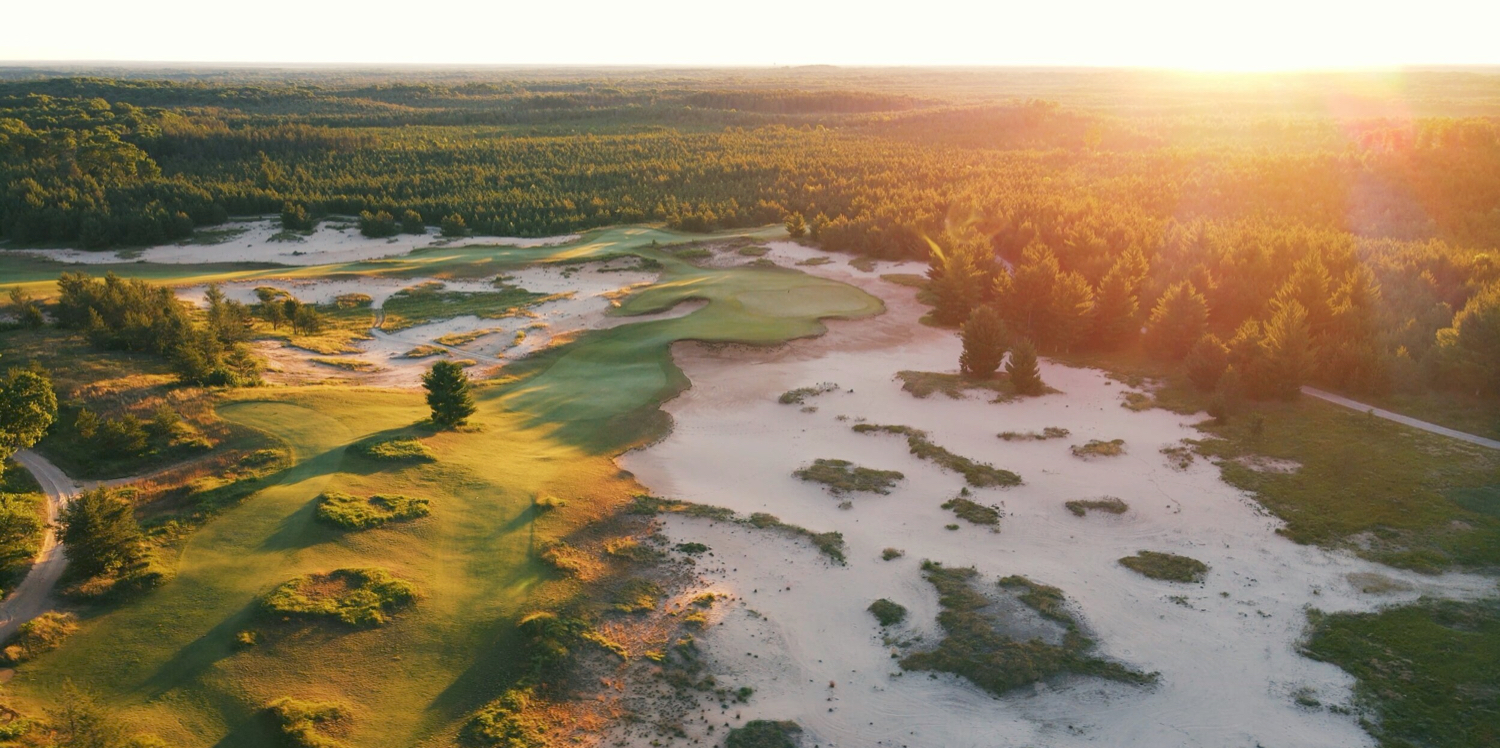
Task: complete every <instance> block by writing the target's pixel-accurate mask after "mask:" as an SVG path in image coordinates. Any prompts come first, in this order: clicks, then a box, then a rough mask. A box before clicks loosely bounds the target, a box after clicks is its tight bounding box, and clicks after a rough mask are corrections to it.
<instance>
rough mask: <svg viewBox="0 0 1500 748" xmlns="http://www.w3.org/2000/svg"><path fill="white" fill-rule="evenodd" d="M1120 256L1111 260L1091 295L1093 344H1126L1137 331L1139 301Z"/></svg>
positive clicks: (1106, 346) (1107, 346)
mask: <svg viewBox="0 0 1500 748" xmlns="http://www.w3.org/2000/svg"><path fill="white" fill-rule="evenodd" d="M1130 273H1131V269H1130V268H1129V267H1128V266H1127V265H1126V264H1125V261H1124V260H1120V261H1119V262H1116V263H1115V266H1114V267H1112V268H1110V270H1109V272H1108V273H1105V275H1104V280H1102V281H1100V283H1099V293H1098V294H1097V295H1096V297H1095V299H1094V345H1095V346H1096V347H1098V348H1100V349H1101V350H1106V351H1108V350H1115V349H1118V348H1122V347H1124V346H1127V345H1129V344H1130V343H1131V342H1132V341H1134V340H1135V338H1136V336H1137V335H1138V334H1140V329H1141V320H1140V301H1139V299H1138V298H1137V296H1136V294H1135V291H1134V288H1133V287H1134V283H1133V282H1132V279H1131V277H1130Z"/></svg>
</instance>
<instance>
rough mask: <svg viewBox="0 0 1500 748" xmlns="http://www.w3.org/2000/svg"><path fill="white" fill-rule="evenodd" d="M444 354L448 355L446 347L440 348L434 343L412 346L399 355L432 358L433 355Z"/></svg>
mask: <svg viewBox="0 0 1500 748" xmlns="http://www.w3.org/2000/svg"><path fill="white" fill-rule="evenodd" d="M446 355H448V351H447V349H444V348H440V347H438V346H435V345H419V346H417V347H416V348H413V349H411V350H409V351H407V352H406V353H403V354H401V357H402V358H432V357H433V356H446Z"/></svg>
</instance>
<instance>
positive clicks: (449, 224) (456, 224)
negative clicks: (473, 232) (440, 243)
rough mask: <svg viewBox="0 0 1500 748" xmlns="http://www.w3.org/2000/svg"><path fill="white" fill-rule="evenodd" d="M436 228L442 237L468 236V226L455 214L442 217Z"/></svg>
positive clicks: (461, 217)
mask: <svg viewBox="0 0 1500 748" xmlns="http://www.w3.org/2000/svg"><path fill="white" fill-rule="evenodd" d="M438 228H439V230H440V231H441V232H442V234H443V236H468V235H469V224H467V223H464V217H463V216H461V215H459V214H457V213H453V214H450V215H447V216H444V217H443V220H442V221H439V222H438Z"/></svg>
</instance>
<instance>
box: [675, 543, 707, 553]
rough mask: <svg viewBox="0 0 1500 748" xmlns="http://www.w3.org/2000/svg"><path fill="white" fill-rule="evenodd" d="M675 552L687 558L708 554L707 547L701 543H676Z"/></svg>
mask: <svg viewBox="0 0 1500 748" xmlns="http://www.w3.org/2000/svg"><path fill="white" fill-rule="evenodd" d="M677 552H678V553H685V554H687V555H689V556H698V555H701V554H704V553H707V552H708V546H706V545H704V544H702V543H678V544H677Z"/></svg>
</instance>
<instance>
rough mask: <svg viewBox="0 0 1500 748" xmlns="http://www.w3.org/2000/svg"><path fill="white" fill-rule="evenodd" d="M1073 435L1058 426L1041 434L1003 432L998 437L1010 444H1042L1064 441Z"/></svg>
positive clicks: (1032, 432) (1040, 432)
mask: <svg viewBox="0 0 1500 748" xmlns="http://www.w3.org/2000/svg"><path fill="white" fill-rule="evenodd" d="M1071 433H1073V432H1071V431H1069V430H1067V429H1065V428H1059V427H1057V426H1048V427H1047V428H1044V429H1042V430H1041V431H1039V432H1038V431H1024V432H1022V431H1002V432H1000V433H998V434H996V436H998V437H1000V438H1001V439H1004V440H1005V441H1008V442H1042V441H1047V440H1049V439H1062V438H1065V437H1067V436H1068V435H1069V434H1071Z"/></svg>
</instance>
